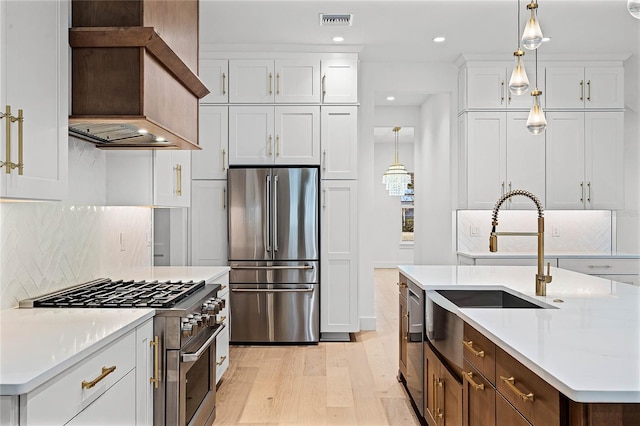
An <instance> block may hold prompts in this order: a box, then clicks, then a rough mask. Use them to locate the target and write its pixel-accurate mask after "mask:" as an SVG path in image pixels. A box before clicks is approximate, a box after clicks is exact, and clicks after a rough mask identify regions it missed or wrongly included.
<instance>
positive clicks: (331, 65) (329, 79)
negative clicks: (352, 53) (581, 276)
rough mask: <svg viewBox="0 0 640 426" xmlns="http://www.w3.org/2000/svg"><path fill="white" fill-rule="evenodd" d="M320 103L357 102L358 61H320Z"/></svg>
mask: <svg viewBox="0 0 640 426" xmlns="http://www.w3.org/2000/svg"><path fill="white" fill-rule="evenodd" d="M321 90H322V103H325V104H348V103H357V102H358V61H357V60H353V59H327V60H323V61H322V88H321Z"/></svg>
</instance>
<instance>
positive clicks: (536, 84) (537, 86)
mask: <svg viewBox="0 0 640 426" xmlns="http://www.w3.org/2000/svg"><path fill="white" fill-rule="evenodd" d="M536 90H538V49H536ZM545 90H546V89H545Z"/></svg>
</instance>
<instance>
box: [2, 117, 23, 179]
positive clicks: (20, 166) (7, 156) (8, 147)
mask: <svg viewBox="0 0 640 426" xmlns="http://www.w3.org/2000/svg"><path fill="white" fill-rule="evenodd" d="M2 118H4V119H6V120H7V121H6V124H5V132H6V134H5V136H6V140H5V152H4V154H5V161H0V167H5V173H6V174H8V175H9V174H11V170H13V169H15V168H17V169H18V174H19V175H22V172H23V166H24V163H23V161H22V160H23V152H24V151H23V144H22V140H23V139H22V135H23V132H22V129H23V127H22V125H23V122H24V116H23V114H22V110H21V109H19V110H18V116H17V117H14V116H13V115H11V105H6V106H5V112H4V113H0V119H2ZM16 121H17V122H18V164H16V163H14V162H12V161H11V124H12V123H15V122H16Z"/></svg>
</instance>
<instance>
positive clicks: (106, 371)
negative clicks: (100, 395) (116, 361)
mask: <svg viewBox="0 0 640 426" xmlns="http://www.w3.org/2000/svg"><path fill="white" fill-rule="evenodd" d="M114 371H116V366H115V365H114V366H113V367H108V368H107V367H102V374H100V375H99V376H98V377H96V378H95V379H93V380H92V381H90V382H87V381H86V380H83V381H82V389H91V388H92V387H94V386H95V385H97V384H98V382H99V381H100V380H102V379H104V378H105V377H107V376H108V375H109V374H111V373H113V372H114Z"/></svg>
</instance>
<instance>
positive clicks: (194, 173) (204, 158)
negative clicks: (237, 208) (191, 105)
mask: <svg viewBox="0 0 640 426" xmlns="http://www.w3.org/2000/svg"><path fill="white" fill-rule="evenodd" d="M199 121H200V134H199V136H198V141H199V145H200V148H202V149H201V150H200V151H191V178H192V179H226V178H227V165H228V160H229V159H228V156H227V154H228V152H229V149H228V138H229V108H228V107H227V106H220V105H201V106H200V120H199Z"/></svg>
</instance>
